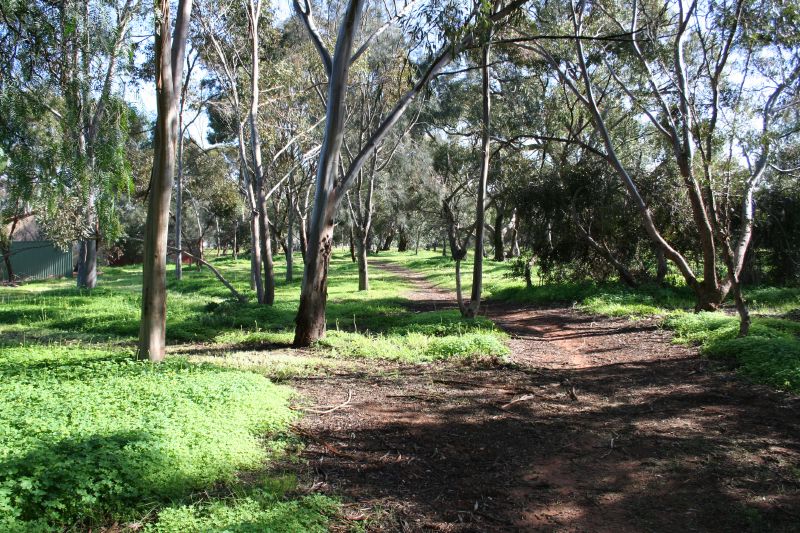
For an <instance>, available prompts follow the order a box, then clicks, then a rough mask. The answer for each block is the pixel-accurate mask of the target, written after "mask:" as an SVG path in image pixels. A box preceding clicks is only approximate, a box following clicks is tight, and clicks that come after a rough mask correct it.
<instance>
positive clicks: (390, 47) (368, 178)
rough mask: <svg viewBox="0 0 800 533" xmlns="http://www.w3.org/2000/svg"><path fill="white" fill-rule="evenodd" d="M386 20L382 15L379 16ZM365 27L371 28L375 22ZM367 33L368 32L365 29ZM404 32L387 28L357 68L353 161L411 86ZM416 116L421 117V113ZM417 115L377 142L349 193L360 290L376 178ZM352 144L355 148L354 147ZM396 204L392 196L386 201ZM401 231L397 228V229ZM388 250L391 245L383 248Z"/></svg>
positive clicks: (346, 150)
mask: <svg viewBox="0 0 800 533" xmlns="http://www.w3.org/2000/svg"><path fill="white" fill-rule="evenodd" d="M378 20H380V19H378ZM364 29H366V30H367V31H369V26H366V27H365V28H364ZM362 31H363V30H362ZM404 44H405V43H403V42H402V40H401V36H399V35H398V34H397V33H395V32H384V34H383V35H382V36H381V37H380V38H377V39H375V42H374V44H373V47H372V48H371V49H370V50H368V51H367V52H365V53H364V54H363V59H362V60H361V61H360V62H359V64H358V65H357V66H356V68H355V69H354V70H355V72H354V74H353V79H352V81H351V82H350V86H351V91H350V96H351V97H350V98H349V99H348V101H347V105H348V107H349V109H353V110H354V111H353V112H352V114H351V117H352V118H351V122H352V123H353V126H352V127H351V128H348V130H347V131H346V132H345V135H344V140H343V144H342V147H343V160H344V163H345V164H346V165H350V164H351V163H352V161H353V158H354V156H355V153H356V150H358V149H359V148H360V147H361V146H363V144H364V141H365V139H367V138H368V137H370V136H371V135H372V134H373V132H374V130H375V129H376V128H377V127H378V126H379V125H380V124H381V122H382V121H383V119H384V117H385V116H386V113H387V112H388V110H389V106H388V98H389V97H391V96H393V95H396V94H397V93H398V92H401V91H403V90H407V89H408V88H409V83H410V80H409V79H408V75H407V74H408V68H409V63H408V60H407V59H406V58H403V57H402V56H401V55H400V52H401V51H402V49H403V45H404ZM416 116H419V114H418V113H417V114H416ZM415 122H416V117H415V116H414V115H413V114H411V115H409V117H408V119H407V120H404V123H403V124H401V125H400V127H398V128H396V129H395V130H393V131H392V132H390V133H389V134H387V135H386V137H384V138H383V139H381V140H380V141H378V142H376V143H375V145H374V147H373V148H372V152H371V153H370V154H369V156H368V162H367V163H366V164H365V165H364V166H363V167H362V168H361V169H360V170H359V172H358V173H357V175H356V176H355V179H354V181H353V186H352V189H351V190H350V191H348V192H347V193H346V194H345V197H346V199H347V208H348V212H349V215H350V221H351V226H350V227H351V228H352V230H353V233H354V237H355V252H356V257H357V261H358V290H360V291H366V290H369V270H368V264H367V251H368V247H369V242H370V239H371V234H372V230H373V227H372V224H373V220H374V215H375V209H376V202H377V200H378V198H376V196H375V192H376V181H382V180H384V179H386V178H388V177H389V176H388V175H387V168H388V167H389V165H390V164H391V163H392V161H393V160H394V159H395V157H396V156H397V154H398V151H399V149H400V147H401V144H402V143H403V140H404V138H406V136H407V135H406V134H407V133H408V132H409V131H410V129H411V128H413V126H414V124H415ZM352 147H355V149H353V148H352ZM380 201H381V203H386V202H391V198H390V196H384V197H383V198H381V199H380ZM393 229H396V228H393ZM379 248H380V249H384V248H385V246H379Z"/></svg>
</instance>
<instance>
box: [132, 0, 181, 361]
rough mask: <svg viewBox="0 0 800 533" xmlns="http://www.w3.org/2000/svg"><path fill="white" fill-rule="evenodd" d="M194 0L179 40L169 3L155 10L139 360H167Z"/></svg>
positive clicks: (162, 1)
mask: <svg viewBox="0 0 800 533" xmlns="http://www.w3.org/2000/svg"><path fill="white" fill-rule="evenodd" d="M191 8H192V2H191V0H179V3H178V16H177V20H176V23H175V40H174V42H173V39H172V38H171V36H170V31H169V30H170V13H169V2H168V0H158V2H157V4H156V9H157V10H158V11H159V13H157V14H156V15H157V16H156V32H155V51H156V53H155V58H156V65H155V66H156V69H155V71H156V92H157V108H158V116H157V119H156V138H155V141H156V142H155V154H154V159H153V173H152V175H151V180H150V193H149V198H148V200H149V202H148V209H147V223H146V224H145V242H144V261H143V276H142V319H141V324H140V328H139V357H141V358H148V359H150V360H151V361H154V362H155V361H161V360H163V359H164V346H165V341H166V329H167V232H168V231H169V208H170V200H171V196H172V182H173V179H174V174H175V148H176V142H177V136H178V120H177V98H176V93H177V87H178V86H179V84H180V78H181V75H182V67H183V52H184V50H185V42H186V34H187V31H188V24H189V14H190V12H191Z"/></svg>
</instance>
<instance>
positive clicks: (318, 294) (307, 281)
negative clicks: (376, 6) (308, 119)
mask: <svg viewBox="0 0 800 533" xmlns="http://www.w3.org/2000/svg"><path fill="white" fill-rule="evenodd" d="M363 6H364V0H350V2H349V3H348V5H347V8H346V10H345V13H344V16H343V19H342V24H341V26H340V29H339V35H338V37H337V39H336V49H335V51H334V54H333V60H332V61H331V63H330V64H331V66H330V74H329V76H328V100H327V110H326V117H327V118H326V120H325V133H324V136H323V142H322V148H321V150H320V156H319V164H318V166H317V183H316V191H315V194H314V208H313V210H312V213H311V223H310V225H309V226H310V227H309V231H308V249H307V250H306V265H305V270H304V273H303V288H302V290H301V292H300V307H299V309H298V310H297V317H296V318H295V324H296V327H295V335H294V345H295V346H309V345H311V344H312V343H313V342H315V341H317V340H318V339H320V338H321V337H323V336H324V335H325V306H326V303H327V299H328V265H329V263H330V257H331V250H332V245H333V220H334V217H335V215H336V207H337V202H338V201H339V200H340V199H341V198H337V195H336V178H337V177H338V167H339V157H340V151H341V147H342V142H343V129H344V118H345V105H344V104H345V97H346V95H347V76H348V73H349V71H350V57H351V56H352V51H353V41H354V40H355V34H356V29H357V28H358V27H359V25H360V21H361V12H362V8H363ZM296 7H297V6H296Z"/></svg>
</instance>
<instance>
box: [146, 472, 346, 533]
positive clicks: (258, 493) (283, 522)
mask: <svg viewBox="0 0 800 533" xmlns="http://www.w3.org/2000/svg"><path fill="white" fill-rule="evenodd" d="M268 485H269V489H268V490H265V489H257V490H245V491H242V492H239V493H235V494H232V495H231V496H230V497H227V498H222V499H218V500H215V501H210V502H208V501H206V502H201V503H195V504H190V505H176V506H170V507H167V508H165V509H162V510H161V512H160V513H159V520H158V522H157V523H156V524H152V525H149V526H148V527H146V528H145V532H147V533H223V532H230V533H262V532H264V531H286V532H295V531H308V532H310V533H315V532H319V533H323V532H325V531H327V530H328V528H327V524H328V519H327V517H328V516H331V515H333V514H335V513H336V512H337V510H338V507H337V505H336V502H335V501H334V500H331V499H330V498H328V497H326V496H322V495H319V494H313V495H309V496H303V497H300V498H287V497H286V495H287V493H288V492H289V491H291V490H293V489H294V488H295V487H294V480H292V479H278V480H269V481H268Z"/></svg>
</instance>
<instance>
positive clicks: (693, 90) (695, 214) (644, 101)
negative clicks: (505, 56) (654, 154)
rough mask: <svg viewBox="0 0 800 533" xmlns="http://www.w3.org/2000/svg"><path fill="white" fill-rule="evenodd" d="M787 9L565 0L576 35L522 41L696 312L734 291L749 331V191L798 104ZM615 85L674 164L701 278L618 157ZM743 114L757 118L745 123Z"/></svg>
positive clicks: (566, 21) (799, 70)
mask: <svg viewBox="0 0 800 533" xmlns="http://www.w3.org/2000/svg"><path fill="white" fill-rule="evenodd" d="M787 9H791V8H788V7H786V6H785V5H783V4H779V3H773V2H770V1H765V2H756V3H747V2H744V1H741V0H736V1H734V2H723V3H706V2H698V1H697V0H693V1H690V2H685V1H683V0H677V1H675V2H671V3H669V4H668V6H667V8H666V9H662V8H661V6H659V5H655V4H648V3H639V2H634V3H632V4H630V5H628V4H625V5H609V6H604V5H599V4H587V3H584V2H579V3H578V4H577V5H575V4H572V3H570V4H569V5H568V7H567V9H566V12H563V13H561V15H563V18H561V19H560V20H562V21H563V25H562V27H564V28H569V30H570V31H571V34H572V39H571V41H572V43H571V44H570V45H569V46H560V47H554V46H545V45H544V44H543V43H541V42H536V41H530V42H527V43H525V44H523V45H521V46H525V47H526V48H528V49H531V50H533V51H535V52H536V53H538V54H539V55H540V56H541V57H542V58H544V60H545V61H547V63H548V64H549V65H550V66H551V67H552V68H553V69H554V72H556V73H557V74H558V76H559V77H560V79H561V80H562V81H563V83H564V84H565V85H566V86H567V87H568V88H569V89H570V90H571V92H572V93H573V94H574V95H575V96H576V97H577V98H578V99H579V100H580V102H581V103H582V104H583V105H584V106H585V107H586V109H587V110H588V111H589V113H590V114H591V116H592V123H593V124H592V125H593V128H594V130H595V132H596V133H597V135H598V136H599V138H600V139H601V140H602V144H603V146H602V152H603V157H604V159H606V161H607V163H608V164H609V165H611V166H612V168H614V170H615V172H616V173H617V174H618V176H619V178H620V180H621V182H622V184H623V185H624V187H625V189H626V191H627V193H628V194H629V195H630V197H631V198H632V200H633V201H634V203H635V204H636V206H637V209H638V211H639V214H640V217H641V221H642V223H643V226H644V229H645V230H646V231H647V233H648V235H649V237H650V238H651V239H652V240H653V242H654V244H655V246H657V247H658V248H659V249H660V250H661V251H662V252H663V253H664V255H665V256H666V257H667V258H668V259H669V260H670V261H672V262H673V263H674V264H675V265H676V266H677V268H678V269H679V271H680V272H681V274H682V275H683V278H684V280H685V281H686V283H687V285H688V286H689V287H691V288H692V290H693V291H694V293H695V297H696V306H697V309H715V308H717V306H718V305H719V304H720V303H721V302H722V301H723V300H724V299H725V297H726V296H727V294H728V293H729V291H733V295H734V298H735V301H736V307H737V310H738V311H739V314H740V317H741V327H740V333H741V334H743V335H744V334H746V333H747V331H748V328H749V323H750V320H749V314H748V312H747V308H746V306H745V302H744V298H743V296H742V292H741V280H740V275H741V272H742V268H743V265H744V260H745V256H746V252H747V249H748V247H749V244H750V240H751V237H752V231H753V223H754V193H755V191H756V189H757V188H758V187H759V185H760V184H761V183H762V182H763V180H764V179H765V177H766V174H767V171H768V165H769V162H770V156H771V151H772V147H773V144H774V142H775V138H776V137H781V136H783V135H784V132H783V131H782V129H781V123H782V120H781V116H785V115H786V114H788V113H791V112H792V109H793V108H794V106H795V105H796V97H795V95H796V94H797V90H798V79H799V78H800V57H798V54H797V49H796V46H795V45H794V44H792V43H790V42H787V41H778V40H776V39H774V38H771V37H770V33H771V29H770V28H771V26H770V27H767V24H770V22H771V21H772V20H773V19H772V18H771V17H772V15H771V14H775V17H776V19H775V20H778V19H782V18H783V14H784V13H785V12H786V10H787ZM550 15H554V12H552V11H551V12H550ZM765 15H768V16H765ZM555 18H556V19H557V17H555ZM787 20H793V19H792V17H789V19H787ZM608 28H613V33H614V36H613V37H612V38H603V35H601V30H605V33H606V34H607V33H608V30H607V29H608ZM537 31H539V30H538V29H537ZM527 37H528V35H522V36H520V37H519V41H525V40H526V38H527ZM614 86H616V87H619V88H620V89H621V90H622V91H623V92H624V95H625V100H624V101H625V105H626V106H627V107H628V109H630V110H631V111H632V112H634V113H637V114H638V115H639V116H640V117H641V118H642V120H643V121H645V122H646V124H648V125H649V129H650V131H649V132H648V133H650V132H651V133H652V134H653V135H655V136H658V137H659V138H661V139H662V140H663V143H664V147H665V148H664V155H663V157H664V160H665V161H669V163H670V164H671V165H674V166H675V168H676V169H677V171H678V175H679V177H680V180H681V182H682V184H683V188H684V192H685V194H686V197H687V199H688V203H689V211H690V213H691V215H690V216H691V219H692V221H693V223H694V231H696V233H697V236H698V239H697V240H698V247H699V250H700V253H701V255H702V271H703V272H702V276H699V275H698V274H697V273H696V272H695V271H694V269H693V268H692V266H691V263H690V261H689V260H688V259H687V256H686V254H685V253H682V252H681V251H679V250H678V249H677V248H676V247H675V246H674V244H673V243H671V242H669V241H668V240H667V239H666V238H665V236H664V234H663V232H662V231H661V229H660V228H659V227H658V225H657V223H656V221H655V220H654V218H653V216H652V212H651V208H650V205H649V203H648V201H647V200H646V199H645V197H644V196H643V194H642V192H641V191H640V188H639V186H638V184H637V182H636V179H635V178H634V176H633V175H632V173H631V172H630V169H629V167H628V165H627V164H626V162H625V161H624V160H623V159H622V158H621V157H619V155H618V153H617V151H618V148H619V142H620V141H619V139H618V138H616V137H615V134H614V128H613V125H612V124H609V122H608V121H607V119H606V117H605V113H604V110H605V108H606V106H607V105H609V99H607V98H606V97H605V96H606V94H605V91H606V88H608V87H614ZM745 116H749V117H753V120H742V118H741V117H745ZM754 123H758V126H754ZM736 197H739V198H741V200H740V201H738V202H737V201H736V200H735V198H736ZM737 204H738V205H737ZM720 255H721V256H722V263H723V265H724V266H725V269H726V274H725V276H724V277H722V278H720V276H719V274H718V268H719V266H720V265H719V257H720Z"/></svg>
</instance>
